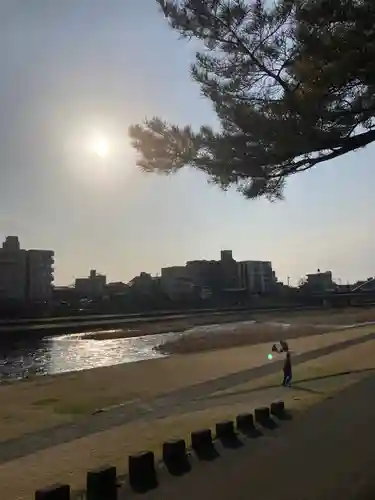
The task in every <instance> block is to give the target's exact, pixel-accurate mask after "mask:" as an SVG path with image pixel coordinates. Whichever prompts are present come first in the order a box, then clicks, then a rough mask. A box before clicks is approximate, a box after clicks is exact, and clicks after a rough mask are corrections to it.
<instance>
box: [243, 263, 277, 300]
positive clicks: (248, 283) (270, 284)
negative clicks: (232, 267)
mask: <svg viewBox="0 0 375 500" xmlns="http://www.w3.org/2000/svg"><path fill="white" fill-rule="evenodd" d="M237 268H238V278H239V285H240V288H245V289H246V290H248V291H249V292H250V293H259V294H263V293H269V292H271V291H272V290H274V287H275V285H276V283H277V278H276V274H275V272H274V271H273V269H272V263H271V262H269V261H257V260H247V261H242V262H238V263H237Z"/></svg>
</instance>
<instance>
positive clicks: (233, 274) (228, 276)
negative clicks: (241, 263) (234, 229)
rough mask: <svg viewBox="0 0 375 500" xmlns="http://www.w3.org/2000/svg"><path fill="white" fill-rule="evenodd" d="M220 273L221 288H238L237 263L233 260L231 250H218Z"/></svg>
mask: <svg viewBox="0 0 375 500" xmlns="http://www.w3.org/2000/svg"><path fill="white" fill-rule="evenodd" d="M220 274H221V288H222V289H229V290H230V289H237V288H240V284H239V279H238V265H237V261H235V260H234V258H233V255H232V250H221V252H220Z"/></svg>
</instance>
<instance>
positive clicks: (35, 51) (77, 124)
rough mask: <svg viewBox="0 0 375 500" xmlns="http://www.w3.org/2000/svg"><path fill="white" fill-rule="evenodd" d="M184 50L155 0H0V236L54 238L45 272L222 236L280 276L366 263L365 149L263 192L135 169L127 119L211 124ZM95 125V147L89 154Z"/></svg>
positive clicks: (163, 254)
mask: <svg viewBox="0 0 375 500" xmlns="http://www.w3.org/2000/svg"><path fill="white" fill-rule="evenodd" d="M193 55H194V54H193V51H192V47H191V46H189V45H187V44H186V43H185V42H181V41H179V40H178V39H177V36H176V34H175V33H173V32H172V30H171V29H169V27H168V25H167V23H166V22H165V20H164V19H163V17H162V16H161V15H160V13H159V12H158V9H157V4H156V2H155V1H154V0H2V1H1V2H0V64H1V72H0V237H1V238H3V237H4V236H5V235H8V234H9V235H11V234H12V235H13V234H14V235H18V236H19V237H20V239H21V245H22V246H23V247H26V248H31V247H33V248H47V249H53V250H55V252H56V272H55V282H56V283H57V284H69V283H71V282H72V281H73V279H74V277H75V276H83V275H86V274H87V273H88V270H89V268H96V269H97V270H98V271H100V272H103V273H106V274H107V276H108V278H109V279H110V280H120V279H121V280H129V279H131V278H132V277H133V276H134V275H136V274H138V273H139V272H140V271H146V272H150V273H156V272H159V271H160V268H161V267H163V266H167V265H176V264H183V263H184V262H185V261H186V260H189V259H200V258H207V259H215V258H218V257H219V253H220V249H222V248H228V249H232V250H233V254H234V257H235V258H237V259H238V260H240V259H241V260H245V259H249V260H251V259H262V260H271V261H272V262H273V264H274V267H275V269H276V272H277V274H278V276H279V277H280V279H282V280H286V277H287V276H290V277H291V279H292V281H297V280H298V279H299V278H300V277H301V276H302V275H304V274H306V273H307V272H314V271H315V270H316V269H317V268H318V267H319V268H321V269H324V270H325V269H332V271H333V274H334V277H341V278H342V280H343V282H345V281H346V280H347V279H349V280H354V279H357V278H366V277H368V276H372V275H375V259H374V255H375V235H374V221H375V198H374V186H375V168H374V166H373V165H372V164H371V163H372V162H373V161H374V153H375V147H374V146H373V147H368V148H367V149H366V150H363V151H361V152H357V153H353V154H350V155H347V156H345V157H342V158H339V159H338V160H337V161H333V162H331V163H329V164H328V163H327V164H324V165H322V166H320V167H319V168H318V169H316V170H315V171H311V172H309V173H306V174H301V175H299V176H296V177H295V178H294V179H292V180H291V181H290V182H289V184H288V187H287V190H286V201H285V202H279V203H275V204H270V203H268V202H267V201H263V200H262V201H246V200H245V199H243V198H242V197H241V196H240V195H239V194H238V193H237V192H236V191H234V190H233V191H231V192H228V193H224V192H222V191H220V190H219V189H218V188H216V187H213V186H209V185H208V184H207V182H206V179H205V177H204V176H203V175H202V174H200V173H198V172H195V171H191V170H186V171H182V172H181V173H180V174H178V175H177V176H172V177H161V176H156V175H155V176H154V175H145V174H142V173H140V172H139V171H137V169H136V167H135V164H134V153H133V151H132V150H131V148H130V146H129V140H128V137H127V128H128V126H129V125H130V124H131V123H137V122H139V121H142V119H143V118H144V117H145V116H146V115H147V116H152V115H155V114H157V115H162V116H163V117H165V118H166V119H169V120H172V121H176V122H178V123H181V124H182V123H191V124H193V125H199V124H201V123H203V122H205V123H208V124H214V123H215V116H214V114H213V112H212V110H211V107H210V105H209V103H208V102H206V101H204V100H202V98H201V97H200V95H199V88H198V86H197V85H196V84H194V83H193V82H192V81H191V80H190V77H189V73H188V68H189V63H190V62H191V60H192V57H193ZM102 136H103V137H105V138H107V140H108V143H109V154H108V155H107V157H106V158H100V157H99V156H98V155H96V154H95V153H93V152H92V151H91V150H90V146H91V145H92V141H95V140H96V139H95V138H96V137H102Z"/></svg>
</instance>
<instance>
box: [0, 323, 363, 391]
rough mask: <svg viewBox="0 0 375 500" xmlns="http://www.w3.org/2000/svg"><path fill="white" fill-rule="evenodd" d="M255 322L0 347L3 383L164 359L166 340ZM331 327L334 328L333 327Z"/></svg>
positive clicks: (76, 336) (62, 337)
mask: <svg viewBox="0 0 375 500" xmlns="http://www.w3.org/2000/svg"><path fill="white" fill-rule="evenodd" d="M254 323H255V321H242V322H240V323H238V322H236V323H225V324H217V325H215V324H213V325H205V326H196V327H193V328H191V329H189V330H185V331H184V332H170V333H164V334H158V335H144V336H140V337H131V338H117V339H116V338H115V339H105V340H104V339H101V340H97V339H93V338H87V336H90V335H91V334H92V333H94V332H85V333H79V334H70V335H60V336H57V337H50V338H45V339H43V340H41V341H38V342H35V341H26V340H22V341H17V342H12V343H9V344H7V345H3V346H1V348H0V382H2V381H3V382H4V381H5V380H8V379H21V378H25V377H28V376H33V375H49V374H56V373H64V372H72V371H79V370H86V369H90V368H98V367H102V366H112V365H116V364H121V363H132V362H136V361H141V360H147V359H153V358H160V357H163V356H164V355H163V354H162V353H160V352H159V351H158V350H157V347H158V346H159V345H161V344H163V343H164V342H165V341H169V340H173V339H176V338H178V337H180V336H190V335H191V336H194V335H201V334H202V333H205V332H209V333H210V334H212V335H215V334H216V335H219V334H220V333H223V332H228V331H231V330H233V331H234V330H235V329H236V328H237V327H238V326H239V325H241V326H245V325H249V327H251V325H254ZM268 324H269V325H273V326H278V327H279V328H282V329H284V328H288V327H289V326H291V325H290V324H282V323H268ZM352 326H354V325H352ZM331 328H332V329H333V328H334V327H333V326H331ZM117 331H118V330H105V332H103V333H106V334H108V333H111V332H113V333H116V332H117ZM95 333H96V334H97V333H98V332H95Z"/></svg>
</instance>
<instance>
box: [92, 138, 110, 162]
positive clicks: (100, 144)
mask: <svg viewBox="0 0 375 500" xmlns="http://www.w3.org/2000/svg"><path fill="white" fill-rule="evenodd" d="M90 149H91V152H92V153H94V154H96V155H97V156H99V157H100V158H105V157H106V156H108V154H109V143H108V140H107V139H106V138H105V137H98V138H96V139H94V140H93V141H92V143H91V145H90Z"/></svg>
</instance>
